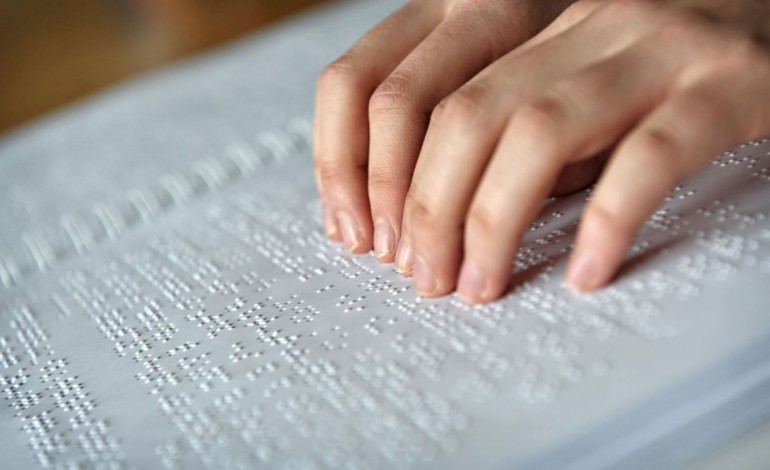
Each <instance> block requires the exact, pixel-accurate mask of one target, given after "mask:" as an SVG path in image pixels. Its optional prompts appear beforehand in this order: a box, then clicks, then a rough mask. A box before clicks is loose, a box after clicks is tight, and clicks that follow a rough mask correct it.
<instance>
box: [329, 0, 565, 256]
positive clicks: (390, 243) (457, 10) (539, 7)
mask: <svg viewBox="0 0 770 470" xmlns="http://www.w3.org/2000/svg"><path fill="white" fill-rule="evenodd" d="M571 1H573V0H556V1H554V0H551V1H548V2H543V1H542V0H422V1H418V0H414V1H412V2H410V3H408V4H407V5H406V6H405V7H403V8H402V9H401V10H399V11H398V12H396V13H395V14H394V15H392V16H391V17H390V18H388V19H386V20H385V21H383V22H382V23H380V24H379V25H378V26H377V27H375V28H374V29H373V30H372V31H370V32H369V33H368V34H367V35H366V36H364V37H363V38H362V39H361V40H360V41H359V42H358V43H357V44H355V45H354V46H353V47H352V48H351V49H350V50H349V51H348V52H347V53H346V54H344V55H343V56H342V57H341V58H339V59H338V60H337V61H335V62H334V63H333V64H331V65H330V66H328V67H327V68H326V70H325V71H324V72H323V73H322V75H321V76H320V78H319V80H318V93H317V103H316V116H315V125H314V132H315V135H314V159H315V170H316V180H317V182H318V189H319V192H320V194H321V198H322V200H323V204H324V221H325V222H324V224H325V230H326V232H327V235H328V236H329V237H330V238H331V239H332V240H335V241H341V240H342V241H344V243H345V245H346V246H347V248H348V249H349V250H350V251H351V252H354V253H365V252H367V251H369V250H371V249H372V246H374V249H375V253H376V255H377V257H378V259H379V260H380V261H382V262H392V261H393V258H394V256H395V248H396V246H397V244H398V242H399V235H400V233H401V221H402V215H403V209H404V201H405V198H406V193H407V190H408V189H409V183H410V181H411V179H412V173H413V172H414V167H415V162H416V161H417V157H418V154H419V152H420V148H421V145H422V142H423V138H424V137H425V132H426V129H427V127H428V119H429V116H430V114H431V112H432V111H433V108H434V107H435V106H436V104H437V103H439V102H440V101H441V100H442V99H444V98H445V97H446V96H448V95H449V94H450V93H452V92H454V91H455V90H456V89H457V88H459V87H460V86H461V85H463V84H464V83H466V82H467V81H468V80H469V79H470V78H471V77H473V76H474V75H475V74H476V73H478V72H479V71H480V70H482V69H483V68H484V67H485V66H487V65H488V64H490V63H492V62H493V61H494V60H495V59H497V58H498V57H500V56H502V55H503V54H505V53H507V52H509V51H510V50H512V49H514V48H515V47H516V46H518V45H520V44H521V43H523V42H524V41H525V40H527V39H529V38H531V37H532V36H533V35H534V34H536V33H537V32H538V31H540V29H541V28H543V27H544V26H545V25H547V24H549V23H550V22H551V21H552V20H553V18H555V17H556V16H557V15H558V14H559V13H560V12H561V11H562V10H563V9H564V8H565V6H566V5H567V4H569V3H571Z"/></svg>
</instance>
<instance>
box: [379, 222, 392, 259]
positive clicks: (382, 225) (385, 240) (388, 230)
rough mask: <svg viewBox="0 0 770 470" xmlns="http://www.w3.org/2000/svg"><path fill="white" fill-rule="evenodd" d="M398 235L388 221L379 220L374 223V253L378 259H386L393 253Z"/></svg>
mask: <svg viewBox="0 0 770 470" xmlns="http://www.w3.org/2000/svg"><path fill="white" fill-rule="evenodd" d="M395 244H396V235H395V233H394V232H393V228H392V227H391V226H390V224H389V223H388V221H387V220H385V219H382V218H380V219H377V221H376V222H375V223H374V253H375V255H377V257H378V258H384V257H386V256H388V255H390V254H391V253H392V252H393V248H395Z"/></svg>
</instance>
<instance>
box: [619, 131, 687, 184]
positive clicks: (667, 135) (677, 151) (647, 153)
mask: <svg viewBox="0 0 770 470" xmlns="http://www.w3.org/2000/svg"><path fill="white" fill-rule="evenodd" d="M629 145H630V146H633V147H634V148H635V149H636V152H635V154H636V155H641V156H643V158H644V159H645V160H646V163H647V164H648V165H650V166H652V167H653V168H652V170H654V171H655V172H656V173H657V174H660V175H672V176H673V178H675V179H678V178H679V177H680V176H682V175H681V174H680V173H681V171H680V169H679V168H678V167H679V165H678V164H677V161H678V160H679V157H680V156H681V155H682V150H683V145H682V143H681V139H680V137H678V136H677V135H676V134H675V133H674V132H673V131H672V130H670V129H668V128H666V127H663V126H654V127H647V128H645V129H642V130H641V131H639V132H638V133H637V134H636V135H635V137H634V140H633V141H632V142H630V144H629Z"/></svg>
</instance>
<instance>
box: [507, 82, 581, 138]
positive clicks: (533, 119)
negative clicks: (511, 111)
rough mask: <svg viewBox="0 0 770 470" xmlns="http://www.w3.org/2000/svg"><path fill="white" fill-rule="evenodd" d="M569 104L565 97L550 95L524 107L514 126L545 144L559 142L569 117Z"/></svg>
mask: <svg viewBox="0 0 770 470" xmlns="http://www.w3.org/2000/svg"><path fill="white" fill-rule="evenodd" d="M568 108H569V104H568V101H567V99H566V98H565V97H563V96H561V95H560V94H557V93H548V94H547V95H544V96H542V97H540V98H537V99H535V100H534V101H531V102H529V103H527V104H525V105H523V106H522V107H521V108H520V109H519V111H518V113H516V116H514V118H513V121H512V125H513V126H515V127H516V128H517V131H518V132H520V133H521V134H523V135H524V136H529V138H531V139H534V140H536V141H540V142H543V143H547V142H550V141H554V142H555V141H557V140H558V139H559V137H560V135H561V133H562V130H563V129H564V125H565V124H566V122H567V119H568V116H569V114H570V113H569V109H568Z"/></svg>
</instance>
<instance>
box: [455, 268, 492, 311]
mask: <svg viewBox="0 0 770 470" xmlns="http://www.w3.org/2000/svg"><path fill="white" fill-rule="evenodd" d="M486 288H487V282H486V279H485V276H484V273H483V272H481V269H479V267H478V265H476V263H474V262H473V261H472V260H469V259H466V260H465V261H464V262H463V267H462V268H461V269H460V279H459V280H458V281H457V293H458V294H459V295H460V297H461V298H462V299H463V300H465V301H466V302H468V303H475V302H480V301H483V300H484V295H485V294H486Z"/></svg>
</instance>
